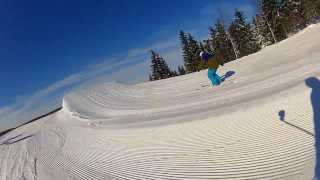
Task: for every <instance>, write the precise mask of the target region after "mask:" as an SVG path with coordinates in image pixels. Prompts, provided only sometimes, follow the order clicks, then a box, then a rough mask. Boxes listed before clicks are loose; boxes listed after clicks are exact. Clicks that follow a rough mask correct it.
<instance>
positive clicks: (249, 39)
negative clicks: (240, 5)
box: [229, 9, 259, 57]
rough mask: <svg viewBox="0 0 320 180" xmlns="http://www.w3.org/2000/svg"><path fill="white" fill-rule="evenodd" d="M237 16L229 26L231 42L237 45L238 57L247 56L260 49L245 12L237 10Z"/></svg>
mask: <svg viewBox="0 0 320 180" xmlns="http://www.w3.org/2000/svg"><path fill="white" fill-rule="evenodd" d="M234 16H235V18H234V21H233V22H232V23H231V25H230V27H229V33H230V36H231V38H232V40H231V42H232V41H233V44H234V46H235V50H234V51H235V53H237V54H238V57H243V56H247V55H249V54H252V53H255V52H257V51H258V50H259V45H258V43H257V41H256V40H255V38H254V35H253V32H252V31H251V25H250V24H249V23H246V20H245V16H244V14H243V12H240V11H239V10H237V9H236V10H235V15H234Z"/></svg>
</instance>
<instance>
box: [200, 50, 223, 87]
mask: <svg viewBox="0 0 320 180" xmlns="http://www.w3.org/2000/svg"><path fill="white" fill-rule="evenodd" d="M200 58H201V59H202V60H203V61H204V62H205V63H206V64H207V65H208V78H209V79H210V81H211V83H212V85H213V86H218V85H220V83H221V77H220V76H219V75H218V74H217V70H218V67H219V66H220V65H222V66H223V62H221V60H220V58H214V56H213V55H212V54H210V53H208V52H205V51H201V52H200Z"/></svg>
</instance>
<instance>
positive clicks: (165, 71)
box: [149, 50, 172, 80]
mask: <svg viewBox="0 0 320 180" xmlns="http://www.w3.org/2000/svg"><path fill="white" fill-rule="evenodd" d="M151 70H152V75H151V77H150V78H149V79H152V80H160V79H166V78H169V77H171V76H172V73H171V71H170V69H169V66H168V64H167V63H166V62H165V60H164V59H163V58H162V57H161V56H160V55H159V54H157V53H155V52H154V51H152V50H151Z"/></svg>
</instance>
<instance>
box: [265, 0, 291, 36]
mask: <svg viewBox="0 0 320 180" xmlns="http://www.w3.org/2000/svg"><path fill="white" fill-rule="evenodd" d="M282 6H283V1H281V0H262V1H261V7H262V11H263V13H264V15H265V16H264V18H265V19H266V22H267V23H269V26H270V29H272V31H273V34H274V36H275V39H276V41H281V40H283V39H285V38H287V35H288V29H287V28H286V26H284V25H283V24H282V22H281V16H282V14H281V8H282Z"/></svg>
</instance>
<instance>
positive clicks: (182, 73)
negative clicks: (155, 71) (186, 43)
mask: <svg viewBox="0 0 320 180" xmlns="http://www.w3.org/2000/svg"><path fill="white" fill-rule="evenodd" d="M178 73H179V75H185V74H186V70H185V69H184V67H183V66H178Z"/></svg>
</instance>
